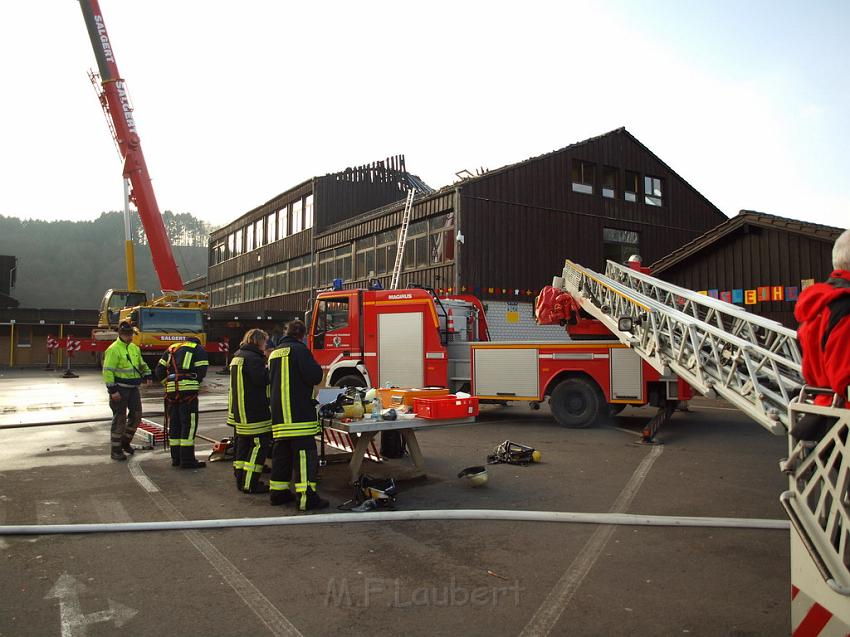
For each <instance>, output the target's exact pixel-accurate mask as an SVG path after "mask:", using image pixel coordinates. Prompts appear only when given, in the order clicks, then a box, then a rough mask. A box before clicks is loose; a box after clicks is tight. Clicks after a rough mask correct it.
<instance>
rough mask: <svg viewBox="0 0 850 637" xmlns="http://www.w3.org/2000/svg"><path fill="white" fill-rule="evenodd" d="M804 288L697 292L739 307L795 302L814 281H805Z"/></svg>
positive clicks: (774, 286)
mask: <svg viewBox="0 0 850 637" xmlns="http://www.w3.org/2000/svg"><path fill="white" fill-rule="evenodd" d="M801 283H802V286H797V285H759V286H756V287H754V288H751V289H746V288H734V289H732V290H719V289H710V290H697V294H702V295H704V296H709V297H711V298H713V299H720V300H721V301H726V302H727V303H736V304H738V305H755V304H756V303H770V302H779V301H790V302H792V303H793V302H794V301H796V300H797V297H798V296H799V295H800V290H801V289H806V287H807V285H812V284H813V283H814V279H803V280H802V281H801Z"/></svg>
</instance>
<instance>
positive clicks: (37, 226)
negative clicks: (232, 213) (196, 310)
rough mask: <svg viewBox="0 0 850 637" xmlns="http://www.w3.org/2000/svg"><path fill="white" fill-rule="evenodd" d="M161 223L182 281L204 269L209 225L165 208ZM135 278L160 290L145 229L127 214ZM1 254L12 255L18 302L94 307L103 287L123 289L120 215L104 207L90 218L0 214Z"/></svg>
mask: <svg viewBox="0 0 850 637" xmlns="http://www.w3.org/2000/svg"><path fill="white" fill-rule="evenodd" d="M162 217H163V222H164V223H165V229H166V232H167V233H168V237H169V239H170V241H171V245H172V249H173V251H174V260H175V261H176V262H177V267H178V268H179V270H180V275H181V276H182V277H183V281H184V282H185V281H189V280H191V279H193V278H195V277H197V276H202V275H206V273H207V259H208V253H207V244H208V241H209V233H210V230H211V227H210V225H209V224H208V223H206V222H204V221H202V220H200V219H198V218H197V217H194V216H193V215H192V214H190V213H179V214H175V213H172V212H171V211H169V210H166V211H165V212H164V213H163V214H162ZM130 236H131V237H133V238H134V242H135V243H136V250H135V254H136V283H137V286H138V287H139V288H141V289H143V290H147V292H148V293H149V294H156V293H158V292H159V290H160V285H159V280H158V279H157V276H156V272H155V271H154V268H153V263H152V262H151V256H150V249H149V247H148V246H147V240H146V238H145V234H144V229H143V228H142V226H141V223H140V222H139V218H138V215H137V214H136V213H131V235H130ZM0 254H7V255H12V256H15V257H17V260H18V261H17V277H16V278H17V281H16V284H15V287H14V288H12V296H13V297H14V298H16V299H18V301H19V302H20V306H21V307H33V308H71V309H93V308H97V307H99V306H100V299H101V298H102V297H103V293H104V292H105V291H106V290H107V289H108V288H126V287H127V274H126V272H127V270H126V266H125V262H124V218H123V213H122V212H119V211H111V212H104V213H101V215H100V216H99V217H98V218H97V219H95V220H94V221H68V220H62V221H41V220H36V219H23V220H22V219H19V218H17V217H7V216H4V215H0Z"/></svg>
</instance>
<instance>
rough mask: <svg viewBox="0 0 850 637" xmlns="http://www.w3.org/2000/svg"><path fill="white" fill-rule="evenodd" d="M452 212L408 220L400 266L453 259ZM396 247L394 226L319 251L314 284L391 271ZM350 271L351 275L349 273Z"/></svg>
mask: <svg viewBox="0 0 850 637" xmlns="http://www.w3.org/2000/svg"><path fill="white" fill-rule="evenodd" d="M454 241H455V236H454V214H453V213H448V214H445V215H440V216H439V217H434V218H432V219H426V220H422V221H417V222H415V223H411V224H410V225H409V226H408V229H407V241H406V243H405V247H404V262H403V267H402V270H414V269H416V268H421V267H427V266H429V265H435V264H440V263H447V262H449V261H452V260H453V259H454V256H455V255H454ZM397 251H398V229H397V228H396V229H393V230H388V231H386V232H381V233H379V234H377V235H373V236H371V237H366V238H365V239H359V240H357V241H356V242H355V243H354V248H353V250H352V246H350V245H348V246H343V247H340V248H334V249H331V250H325V251H323V252H320V253H319V258H318V262H319V272H318V278H317V284H318V285H319V286H320V287H324V286H327V285H330V284H331V283H333V280H334V279H342V280H343V281H351V280H366V279H367V278H370V277H373V276H381V275H387V274H391V273H392V271H393V268H394V267H395V262H396V255H397ZM352 275H353V276H352Z"/></svg>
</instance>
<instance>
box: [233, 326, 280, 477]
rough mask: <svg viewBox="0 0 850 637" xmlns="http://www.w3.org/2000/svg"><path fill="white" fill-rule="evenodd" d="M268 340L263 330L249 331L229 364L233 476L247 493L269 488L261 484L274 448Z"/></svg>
mask: <svg viewBox="0 0 850 637" xmlns="http://www.w3.org/2000/svg"><path fill="white" fill-rule="evenodd" d="M268 336H269V335H268V334H266V333H265V332H264V331H263V330H258V329H252V330H248V331H247V332H246V333H245V336H244V337H243V338H242V342H241V343H240V344H239V350H238V351H237V352H236V353H235V354H234V355H233V358H232V359H231V360H230V391H229V392H228V394H227V424H228V425H230V426H231V427H234V428H235V429H236V459H235V460H234V461H233V473H234V474H236V488H237V489H239V490H240V491H243V492H245V493H268V491H269V485H267V484H266V483H265V482H261V481H260V474H262V472H263V465H264V464H265V462H266V456H268V453H269V449H270V448H271V445H272V416H271V413H270V412H269V371H268V369H266V356H265V353H264V351H263V349H264V347H265V345H266V340H267V339H268Z"/></svg>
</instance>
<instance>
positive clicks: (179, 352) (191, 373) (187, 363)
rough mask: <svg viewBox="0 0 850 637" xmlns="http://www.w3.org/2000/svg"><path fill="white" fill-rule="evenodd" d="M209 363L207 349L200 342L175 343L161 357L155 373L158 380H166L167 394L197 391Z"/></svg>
mask: <svg viewBox="0 0 850 637" xmlns="http://www.w3.org/2000/svg"><path fill="white" fill-rule="evenodd" d="M209 364H210V361H209V359H208V358H207V352H206V350H204V348H203V347H201V346H200V345H199V344H198V343H194V342H192V341H185V342H183V343H174V344H173V345H171V346H169V348H168V349H167V350H165V353H164V354H163V355H162V358H160V359H159V363H157V365H156V370H155V371H154V375H155V376H156V379H157V380H159V381H163V380H164V381H165V393H167V394H174V393H183V392H186V393H189V392H197V391H199V390H200V388H201V381H203V380H204V376H206V374H207V368H208V367H209Z"/></svg>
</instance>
